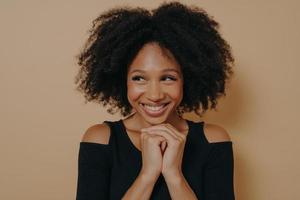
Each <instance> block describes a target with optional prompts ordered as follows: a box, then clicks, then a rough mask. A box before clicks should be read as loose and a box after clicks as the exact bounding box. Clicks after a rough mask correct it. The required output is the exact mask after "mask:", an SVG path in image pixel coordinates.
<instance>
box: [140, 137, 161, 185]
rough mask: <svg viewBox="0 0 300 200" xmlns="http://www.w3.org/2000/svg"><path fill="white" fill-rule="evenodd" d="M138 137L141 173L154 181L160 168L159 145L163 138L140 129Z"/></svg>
mask: <svg viewBox="0 0 300 200" xmlns="http://www.w3.org/2000/svg"><path fill="white" fill-rule="evenodd" d="M140 139H141V149H142V159H143V165H142V169H141V173H142V174H144V175H145V176H146V177H148V178H149V179H150V180H153V181H155V180H156V179H157V178H158V177H159V175H160V173H161V169H162V152H161V147H160V145H161V143H162V142H163V141H164V140H165V138H164V137H162V136H159V135H153V134H148V133H147V132H145V131H142V133H141V138H140Z"/></svg>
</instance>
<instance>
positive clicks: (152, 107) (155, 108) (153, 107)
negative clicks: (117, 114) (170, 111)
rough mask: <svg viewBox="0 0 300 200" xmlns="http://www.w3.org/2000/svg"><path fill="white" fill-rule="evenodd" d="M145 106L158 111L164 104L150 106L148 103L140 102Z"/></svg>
mask: <svg viewBox="0 0 300 200" xmlns="http://www.w3.org/2000/svg"><path fill="white" fill-rule="evenodd" d="M142 105H143V106H144V107H145V108H147V109H149V110H153V111H158V110H160V109H162V108H163V107H164V106H165V104H163V105H161V106H150V105H147V104H142Z"/></svg>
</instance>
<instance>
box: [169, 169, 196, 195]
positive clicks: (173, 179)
mask: <svg viewBox="0 0 300 200" xmlns="http://www.w3.org/2000/svg"><path fill="white" fill-rule="evenodd" d="M165 180H166V183H167V186H168V189H169V192H170V195H171V197H172V199H174V200H176V199H178V200H181V199H189V200H197V196H196V195H195V193H194V191H193V190H192V188H191V187H190V186H189V184H188V182H187V181H186V179H185V177H184V176H183V174H179V175H170V176H165Z"/></svg>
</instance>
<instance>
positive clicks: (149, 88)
mask: <svg viewBox="0 0 300 200" xmlns="http://www.w3.org/2000/svg"><path fill="white" fill-rule="evenodd" d="M166 51H167V50H166ZM167 53H168V54H167V55H166V53H165V52H163V51H162V49H161V48H160V47H159V46H158V44H156V43H147V44H145V45H144V47H143V48H142V49H141V50H140V51H139V52H138V54H137V55H136V57H135V58H134V60H133V61H132V63H131V64H130V66H129V68H128V73H127V98H128V101H129V103H130V104H131V106H132V107H133V110H135V111H136V114H137V115H138V116H139V117H141V118H142V120H144V121H146V122H147V123H149V124H161V123H165V122H168V121H171V120H173V119H174V118H176V117H177V118H178V115H177V113H176V107H177V106H178V105H179V104H180V102H181V100H182V97H183V77H182V72H181V69H180V66H179V64H178V63H177V61H176V60H175V58H174V57H173V55H172V54H171V53H170V52H169V51H167Z"/></svg>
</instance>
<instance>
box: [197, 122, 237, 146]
mask: <svg viewBox="0 0 300 200" xmlns="http://www.w3.org/2000/svg"><path fill="white" fill-rule="evenodd" d="M203 131H204V135H205V137H206V139H207V140H208V142H209V143H214V142H225V141H231V138H230V135H229V133H228V132H227V131H226V130H225V129H224V128H223V127H221V126H219V125H216V124H210V123H204V128H203Z"/></svg>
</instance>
